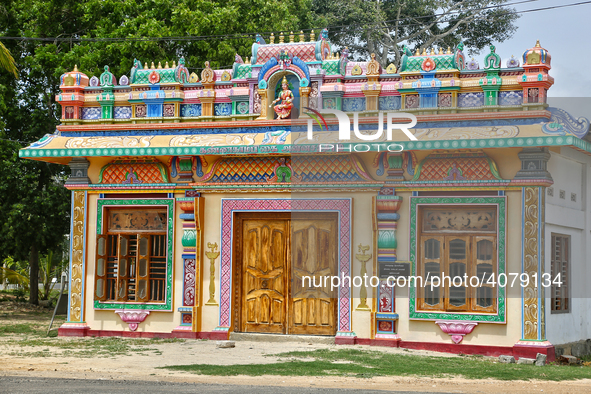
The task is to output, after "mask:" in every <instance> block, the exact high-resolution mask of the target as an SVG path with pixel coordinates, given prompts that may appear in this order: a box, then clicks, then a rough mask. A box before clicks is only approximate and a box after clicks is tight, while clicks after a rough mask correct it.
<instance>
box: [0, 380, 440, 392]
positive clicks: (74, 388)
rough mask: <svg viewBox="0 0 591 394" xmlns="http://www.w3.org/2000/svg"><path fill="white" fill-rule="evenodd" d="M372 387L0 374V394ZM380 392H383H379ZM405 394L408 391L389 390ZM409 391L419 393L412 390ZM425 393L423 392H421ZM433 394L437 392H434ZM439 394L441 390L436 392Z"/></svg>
mask: <svg viewBox="0 0 591 394" xmlns="http://www.w3.org/2000/svg"><path fill="white" fill-rule="evenodd" d="M375 392H376V391H372V390H344V389H326V388H306V387H276V386H246V385H244V386H242V385H230V384H200V383H199V384H193V383H170V382H143V381H134V380H95V379H59V378H26V377H16V376H14V377H13V376H2V377H0V393H11V394H13V393H14V394H16V393H19V394H20V393H44V394H52V393H56V394H57V393H59V394H66V393H154V394H157V393H158V394H159V393H175V394H184V393H199V394H209V393H236V394H238V393H240V394H242V393H256V394H277V393H282V394H283V393H285V394H320V393H322V394H325V393H326V394H370V393H375ZM379 392H380V393H383V392H385V391H379ZM393 392H395V393H408V394H410V393H411V392H409V391H393ZM412 394H420V393H418V392H415V391H413V392H412ZM424 394H426V393H424ZM434 394H437V393H434ZM439 394H443V393H439Z"/></svg>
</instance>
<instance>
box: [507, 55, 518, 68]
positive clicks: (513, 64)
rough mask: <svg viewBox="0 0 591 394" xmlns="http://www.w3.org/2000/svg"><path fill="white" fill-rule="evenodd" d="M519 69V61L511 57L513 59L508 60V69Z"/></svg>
mask: <svg viewBox="0 0 591 394" xmlns="http://www.w3.org/2000/svg"><path fill="white" fill-rule="evenodd" d="M516 67H519V60H518V59H515V57H514V56H513V55H511V59H509V60H507V68H516Z"/></svg>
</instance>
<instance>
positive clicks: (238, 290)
mask: <svg viewBox="0 0 591 394" xmlns="http://www.w3.org/2000/svg"><path fill="white" fill-rule="evenodd" d="M294 219H296V220H297V219H302V220H322V219H327V220H334V221H335V222H336V224H337V229H338V215H337V214H336V212H326V211H324V212H321V213H318V212H297V211H296V212H260V211H257V212H235V213H234V218H233V220H234V245H233V246H232V248H233V251H234V253H233V255H232V256H233V264H232V271H233V272H232V278H234V280H235V282H234V283H235V285H234V297H233V303H234V305H235V306H236V307H235V308H234V313H233V321H232V325H231V331H233V332H245V331H244V325H245V322H244V320H243V319H244V311H243V309H242V308H243V307H244V306H243V303H242V301H243V299H242V298H243V296H244V294H243V285H244V282H243V280H244V277H243V275H244V269H243V268H244V262H243V261H242V259H243V254H242V253H243V246H244V239H243V235H244V227H243V226H244V224H243V223H244V221H245V220H284V221H286V222H288V223H289V227H288V232H289V234H288V237H287V242H288V243H290V242H292V240H291V236H292V235H293V234H292V233H291V230H292V225H291V223H292V221H293V220H294ZM337 239H338V237H337V234H334V241H335V248H337V245H336V241H337ZM285 251H286V253H287V254H290V253H291V246H290V245H289V246H288V245H286V248H285ZM335 252H336V253H335V256H334V257H335V261H334V264H335V265H334V266H333V267H334V270H335V272H334V273H335V274H336V272H337V271H338V248H337V250H335ZM286 262H287V265H286V266H285V269H284V289H285V295H284V296H285V305H284V307H285V310H284V312H283V313H284V317H285V318H286V320H285V321H284V322H283V323H284V326H283V333H282V334H293V333H290V332H289V330H290V328H291V327H292V325H293V322H292V321H290V320H289V315H290V313H291V310H292V309H291V308H292V307H293V305H292V302H293V300H292V279H293V278H292V269H293V261H292V259H291V256H286ZM337 305H338V299H337V300H336V301H335V302H334V305H333V307H332V309H333V311H332V313H333V319H334V321H335V326H336V325H337V310H338V308H337ZM335 328H337V330H338V327H335ZM308 335H326V334H308Z"/></svg>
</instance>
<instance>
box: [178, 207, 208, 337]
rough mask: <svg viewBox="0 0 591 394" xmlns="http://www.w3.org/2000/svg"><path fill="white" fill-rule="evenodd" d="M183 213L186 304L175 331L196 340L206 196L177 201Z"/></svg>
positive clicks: (198, 322) (180, 310)
mask: <svg viewBox="0 0 591 394" xmlns="http://www.w3.org/2000/svg"><path fill="white" fill-rule="evenodd" d="M177 202H178V203H179V206H180V208H181V209H182V210H183V213H181V214H180V215H179V217H180V219H182V220H183V237H182V241H181V243H182V245H183V254H182V258H183V267H184V268H183V305H182V306H181V307H179V308H178V311H179V312H180V313H181V325H180V326H178V327H176V328H175V329H174V330H173V332H174V333H176V336H179V337H184V338H197V335H198V334H197V333H199V332H200V331H201V306H202V302H201V272H202V265H203V264H202V258H201V255H202V245H203V212H204V199H203V197H199V196H197V197H182V198H177Z"/></svg>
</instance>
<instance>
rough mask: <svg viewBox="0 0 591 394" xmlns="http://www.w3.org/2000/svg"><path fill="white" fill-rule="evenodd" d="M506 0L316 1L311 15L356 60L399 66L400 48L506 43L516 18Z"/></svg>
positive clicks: (476, 47) (479, 46)
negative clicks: (319, 19) (320, 19)
mask: <svg viewBox="0 0 591 394" xmlns="http://www.w3.org/2000/svg"><path fill="white" fill-rule="evenodd" d="M506 2H507V0H378V1H367V0H351V1H346V2H343V1H340V0H315V1H314V11H315V12H316V13H317V14H318V15H321V16H322V17H323V19H324V21H325V23H326V24H327V25H329V26H335V28H334V29H329V36H330V38H331V41H332V42H333V43H335V44H337V45H339V46H341V47H349V50H350V51H352V53H353V54H354V55H356V56H357V57H359V58H361V59H367V58H369V54H371V53H375V54H376V59H377V60H378V61H379V62H380V63H381V64H382V65H383V66H386V65H387V64H388V63H390V62H394V63H396V64H399V62H400V59H401V57H402V46H403V44H406V45H408V46H409V47H410V48H412V49H413V51H414V50H415V49H419V50H421V52H422V50H423V49H424V48H431V47H432V46H434V45H437V46H438V47H443V48H447V47H448V46H450V47H453V46H454V45H456V44H458V43H459V42H460V41H463V42H464V45H466V46H467V47H468V48H470V52H471V53H474V52H478V51H479V50H480V49H482V48H484V47H485V46H487V45H489V44H491V43H493V42H502V41H504V40H506V39H507V38H510V37H511V36H512V35H513V33H514V32H515V30H516V27H515V25H514V22H515V20H516V19H517V18H518V15H516V14H514V13H511V12H512V11H513V9H511V8H509V7H506V6H505V7H504V6H503V4H505V3H506Z"/></svg>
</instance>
